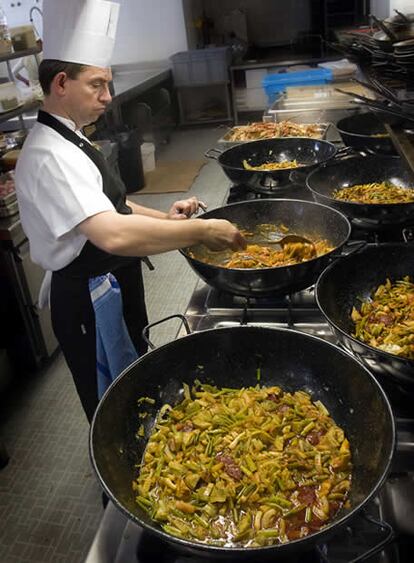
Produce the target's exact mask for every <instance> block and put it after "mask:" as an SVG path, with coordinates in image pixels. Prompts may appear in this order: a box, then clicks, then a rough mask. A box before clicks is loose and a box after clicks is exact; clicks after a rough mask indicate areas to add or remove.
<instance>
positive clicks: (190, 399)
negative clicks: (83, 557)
mask: <svg viewBox="0 0 414 563" xmlns="http://www.w3.org/2000/svg"><path fill="white" fill-rule="evenodd" d="M138 467H139V468H140V471H139V475H138V477H137V478H136V480H134V482H133V489H134V491H135V494H136V502H137V503H138V505H139V506H140V507H141V508H142V509H144V510H145V511H147V513H148V514H149V515H150V516H151V518H152V519H153V520H155V521H156V522H158V523H159V524H160V526H161V527H162V528H163V529H164V531H165V532H167V533H169V534H172V535H173V536H177V537H179V538H184V539H187V540H191V541H198V542H202V543H205V544H210V545H216V546H226V547H227V546H228V547H231V546H242V547H257V546H267V545H275V544H278V543H283V542H287V541H289V540H294V539H298V538H303V537H305V536H307V535H309V534H312V533H313V532H315V531H317V530H319V529H320V528H322V527H323V526H325V525H326V524H328V523H329V522H330V521H331V520H332V519H333V518H334V516H335V514H336V513H337V512H338V510H339V509H340V508H341V507H343V506H344V505H345V506H346V507H348V506H349V501H348V500H347V497H348V494H349V490H350V487H351V473H352V463H351V453H350V445H349V442H348V440H347V438H346V437H345V435H344V432H343V430H342V429H341V428H339V427H338V426H337V425H336V423H335V422H334V420H333V419H332V418H331V417H330V416H329V412H328V411H327V409H326V408H325V406H324V405H323V404H322V403H321V402H320V401H316V402H312V400H311V397H310V395H309V394H307V393H305V392H304V391H296V392H293V393H289V392H283V391H282V389H280V388H279V387H276V386H273V387H260V386H259V385H257V386H256V387H249V388H243V389H225V388H223V389H219V388H217V387H213V386H210V385H202V384H199V383H198V384H196V385H195V386H194V387H193V388H192V389H191V391H190V389H189V387H188V386H187V385H184V400H183V401H182V402H181V403H180V404H178V405H176V406H175V407H171V406H169V405H164V406H163V407H162V409H161V411H160V414H159V416H158V419H157V421H156V423H155V426H154V429H153V432H152V434H151V436H150V438H149V441H148V444H147V447H146V450H145V452H144V456H143V459H142V462H141V464H140V466H138Z"/></svg>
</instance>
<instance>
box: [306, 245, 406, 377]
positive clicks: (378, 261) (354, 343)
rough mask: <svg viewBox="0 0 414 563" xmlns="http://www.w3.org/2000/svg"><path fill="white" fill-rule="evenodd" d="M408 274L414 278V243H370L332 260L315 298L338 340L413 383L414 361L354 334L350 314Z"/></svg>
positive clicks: (380, 370)
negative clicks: (387, 284)
mask: <svg viewBox="0 0 414 563" xmlns="http://www.w3.org/2000/svg"><path fill="white" fill-rule="evenodd" d="M407 275H409V276H410V277H411V279H414V245H413V244H404V243H394V244H380V245H376V244H369V245H367V246H366V247H364V248H363V249H362V250H359V251H358V252H355V253H354V254H353V255H352V256H347V257H346V258H343V259H342V260H340V261H338V262H336V263H334V264H331V265H330V266H329V267H328V268H327V269H326V270H325V271H324V272H323V274H322V275H321V276H320V278H319V280H318V283H317V285H316V290H315V292H316V300H317V303H318V306H319V308H320V310H321V311H322V313H323V314H324V315H325V317H326V319H327V320H328V322H329V324H330V325H331V327H332V329H333V331H334V332H335V334H336V336H337V337H338V339H339V341H340V342H341V343H342V344H343V345H344V346H346V348H348V349H349V350H351V351H352V352H353V353H354V354H355V355H357V356H358V358H359V359H360V360H361V361H362V362H364V363H365V364H366V365H367V367H369V368H370V369H371V370H372V371H374V372H375V373H376V374H378V375H380V376H384V377H387V378H392V379H393V380H394V381H396V382H398V383H402V384H403V385H405V386H407V385H409V386H410V387H413V386H414V361H412V360H407V359H404V358H400V357H398V356H396V355H394V354H389V353H387V352H382V351H381V350H378V348H373V347H372V346H369V345H368V344H365V343H363V342H361V341H360V340H357V339H356V338H354V337H353V336H352V334H353V331H354V327H353V322H352V320H351V317H350V314H351V311H352V307H353V306H354V305H359V303H360V299H363V300H365V299H367V298H368V297H369V295H370V294H371V292H372V291H373V290H374V289H376V288H377V287H378V286H379V285H381V284H382V283H384V281H385V280H386V278H390V279H391V280H392V281H396V280H398V279H401V278H402V277H404V276H407Z"/></svg>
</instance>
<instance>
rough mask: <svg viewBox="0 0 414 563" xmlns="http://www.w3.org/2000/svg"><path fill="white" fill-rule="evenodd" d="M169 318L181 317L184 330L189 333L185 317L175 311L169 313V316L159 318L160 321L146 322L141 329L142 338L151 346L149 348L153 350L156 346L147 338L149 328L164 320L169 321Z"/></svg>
mask: <svg viewBox="0 0 414 563" xmlns="http://www.w3.org/2000/svg"><path fill="white" fill-rule="evenodd" d="M171 319H181V321H182V323H183V325H184V327H185V330H186V331H187V334H191V329H190V325H189V324H188V321H187V319H186V318H185V316H184V315H180V314H179V313H177V314H176V315H170V316H169V317H165V318H164V319H161V320H160V321H156V322H155V323H150V324H147V325H146V326H144V328H143V329H142V338H143V339H144V340H145V342H146V343H147V344H148V346H149V347H150V348H151V350H154V348H156V346H155V344H153V343H152V342H151V340H150V339H149V331H150V329H151V328H153V327H154V326H157V325H160V324H162V323H165V322H166V321H170V320H171Z"/></svg>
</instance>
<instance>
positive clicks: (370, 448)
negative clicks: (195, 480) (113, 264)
mask: <svg viewBox="0 0 414 563" xmlns="http://www.w3.org/2000/svg"><path fill="white" fill-rule="evenodd" d="M258 368H260V370H261V384H262V385H264V386H269V385H280V386H281V387H282V388H283V389H284V390H290V391H293V390H299V389H304V390H307V391H308V392H310V393H311V394H312V397H313V399H314V400H318V399H319V400H321V401H322V402H323V403H324V404H325V406H326V407H327V408H328V410H329V411H330V413H331V415H332V417H333V418H334V419H335V421H336V422H337V423H338V424H339V425H340V426H341V427H343V429H344V430H345V432H346V435H347V437H348V439H349V441H350V444H351V452H352V456H353V465H354V470H353V478H352V487H351V494H350V501H351V505H352V507H351V509H350V510H343V511H341V512H340V513H338V514H337V515H336V517H335V520H334V521H333V522H332V523H330V524H329V525H328V526H327V527H326V528H324V529H322V530H321V531H319V532H317V533H316V534H314V535H311V536H308V537H306V538H303V539H300V540H296V541H291V542H290V543H286V544H280V545H277V546H273V547H262V548H228V547H227V548H224V547H223V548H220V547H213V546H205V545H203V544H200V543H197V542H191V541H185V540H181V539H178V538H174V537H172V536H170V535H168V534H166V533H165V532H163V531H162V530H161V529H160V527H159V526H158V525H157V524H156V523H154V522H152V521H151V519H150V518H149V516H148V515H147V514H146V513H145V512H144V511H143V510H141V509H140V507H139V506H138V505H136V503H135V502H134V493H133V491H132V487H131V483H132V480H133V478H134V477H135V476H136V475H137V471H138V469H137V468H136V464H137V463H139V462H140V460H141V457H142V454H143V452H144V449H145V446H146V442H147V439H148V436H149V434H150V432H151V428H152V425H153V423H154V419H155V416H156V413H157V411H158V410H159V409H160V407H161V406H162V405H163V404H164V403H169V404H171V405H174V404H176V403H178V402H179V401H180V400H182V398H183V383H184V382H185V383H187V384H189V385H190V386H191V385H192V384H193V383H194V381H195V380H196V379H199V380H200V381H201V382H208V383H210V384H215V385H217V386H219V387H236V388H240V387H243V386H249V385H256V384H257V369H258ZM144 396H145V397H150V398H152V399H154V400H155V404H154V405H153V406H151V405H146V406H145V407H140V408H141V409H144V410H146V411H147V412H149V413H150V416H149V417H148V418H147V419H145V437H144V438H140V437H138V438H137V437H136V433H137V429H138V427H139V426H140V424H141V422H142V421H141V419H139V418H138V412H139V410H140V408H139V407H138V405H137V399H138V398H140V397H144ZM394 431H395V429H394V422H393V416H392V413H391V409H390V405H389V403H388V400H387V398H386V396H385V394H384V392H383V391H382V389H381V388H380V386H379V385H378V384H377V382H376V381H375V379H374V378H373V377H372V375H371V374H370V373H369V371H368V370H366V368H364V367H363V366H362V364H360V363H359V362H358V361H357V360H355V359H354V358H353V357H352V356H351V355H349V354H348V353H346V352H344V351H342V350H341V349H340V348H338V347H336V346H334V345H332V344H330V343H328V342H326V341H324V340H322V339H320V338H317V337H314V336H309V335H306V334H303V333H300V332H296V331H293V330H289V329H269V328H263V327H232V328H222V329H214V330H208V331H203V332H198V333H193V334H191V335H189V336H185V337H183V338H179V339H178V340H176V341H174V342H170V343H169V344H166V345H164V346H162V347H160V348H157V349H155V350H154V351H152V352H150V353H148V354H146V355H144V356H142V357H141V358H140V359H139V360H138V361H137V362H135V363H134V364H132V365H131V366H130V367H129V368H128V369H127V370H125V371H124V372H123V373H122V374H121V375H120V376H119V378H118V379H117V380H116V381H115V382H114V383H113V384H112V385H111V387H110V388H109V389H108V390H107V392H106V393H105V395H104V397H103V398H102V400H101V401H100V403H99V406H98V408H97V411H96V413H95V416H94V419H93V421H92V426H91V432H90V453H91V458H92V464H93V467H94V469H95V471H96V473H97V475H98V478H99V481H100V483H101V485H102V486H103V488H104V490H105V491H106V493H107V495H108V496H109V497H110V498H111V500H112V501H113V502H114V503H115V504H116V506H117V507H118V508H119V509H120V510H121V511H122V512H123V513H124V514H126V516H128V518H130V519H131V520H133V521H134V522H136V523H137V524H139V525H140V526H142V527H143V528H145V530H147V531H149V532H150V533H151V534H153V535H155V536H156V538H157V539H158V540H166V541H168V542H170V543H172V544H174V545H175V547H177V548H179V549H180V550H186V551H191V552H193V553H197V554H198V555H203V554H204V555H205V556H209V557H210V558H211V559H210V560H211V561H216V560H217V559H220V558H233V559H232V560H233V561H240V560H242V559H244V558H250V560H251V561H254V562H257V561H263V560H264V559H265V558H266V556H271V557H273V559H272V561H274V560H276V561H281V560H283V561H284V560H285V559H284V557H285V556H286V557H287V560H289V556H291V555H292V554H293V553H295V552H297V551H298V550H302V549H303V550H306V549H310V548H311V547H312V546H313V545H314V544H315V543H317V542H320V541H321V540H322V538H325V536H326V535H328V534H330V533H332V532H334V531H336V530H337V529H338V528H339V527H340V526H341V525H342V524H344V523H345V522H347V521H348V520H349V519H350V518H351V517H352V516H353V515H354V514H355V513H356V512H358V511H359V510H360V509H361V508H362V507H363V506H364V505H365V504H366V503H367V502H368V501H369V500H370V499H371V498H372V497H373V496H374V495H375V494H376V492H377V490H378V488H379V487H380V486H381V484H382V483H383V481H384V479H385V477H386V475H387V472H388V470H389V467H390V462H391V458H392V455H393V449H394ZM279 557H281V558H282V559H279Z"/></svg>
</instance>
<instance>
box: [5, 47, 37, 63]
mask: <svg viewBox="0 0 414 563" xmlns="http://www.w3.org/2000/svg"><path fill="white" fill-rule="evenodd" d="M40 52H41V49H39V47H34V48H33V49H26V50H25V51H14V52H13V53H7V54H4V55H0V63H7V61H12V60H13V59H22V58H23V57H28V56H30V55H37V54H38V53H40Z"/></svg>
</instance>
